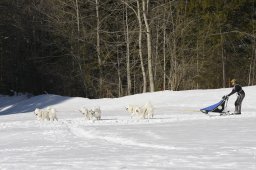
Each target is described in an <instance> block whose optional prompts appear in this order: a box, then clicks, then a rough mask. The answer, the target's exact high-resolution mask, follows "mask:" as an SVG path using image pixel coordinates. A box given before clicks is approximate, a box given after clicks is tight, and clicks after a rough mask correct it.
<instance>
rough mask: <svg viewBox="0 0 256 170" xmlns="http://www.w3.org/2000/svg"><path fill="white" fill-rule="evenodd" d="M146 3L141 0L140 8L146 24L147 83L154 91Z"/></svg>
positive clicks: (151, 90)
mask: <svg viewBox="0 0 256 170" xmlns="http://www.w3.org/2000/svg"><path fill="white" fill-rule="evenodd" d="M145 6H146V4H145V0H142V10H143V17H144V22H145V26H146V31H147V50H148V74H149V85H150V92H154V90H155V87H154V77H153V71H152V70H153V69H152V45H151V32H150V27H149V24H148V18H147V15H146V7H145Z"/></svg>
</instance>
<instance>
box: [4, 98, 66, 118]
mask: <svg viewBox="0 0 256 170" xmlns="http://www.w3.org/2000/svg"><path fill="white" fill-rule="evenodd" d="M68 99H70V97H63V96H58V95H48V94H47V95H39V96H35V97H28V96H25V95H24V96H4V97H1V98H0V116H3V115H10V114H18V113H26V112H32V111H34V110H35V109H36V108H40V109H41V108H45V107H47V106H51V105H54V104H58V103H61V102H64V101H66V100H68Z"/></svg>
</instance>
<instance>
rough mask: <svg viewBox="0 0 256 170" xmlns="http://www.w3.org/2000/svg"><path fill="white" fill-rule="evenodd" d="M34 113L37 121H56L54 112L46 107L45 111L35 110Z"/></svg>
mask: <svg viewBox="0 0 256 170" xmlns="http://www.w3.org/2000/svg"><path fill="white" fill-rule="evenodd" d="M34 113H35V115H36V117H37V119H38V120H48V121H54V120H56V121H57V120H58V118H57V115H56V110H55V109H53V108H50V107H47V108H46V109H38V108H36V109H35V111H34Z"/></svg>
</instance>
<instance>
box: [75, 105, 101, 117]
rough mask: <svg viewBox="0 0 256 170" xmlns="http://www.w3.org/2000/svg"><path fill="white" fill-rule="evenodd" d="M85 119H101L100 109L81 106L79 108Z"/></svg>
mask: <svg viewBox="0 0 256 170" xmlns="http://www.w3.org/2000/svg"><path fill="white" fill-rule="evenodd" d="M79 111H80V112H81V113H82V114H83V115H84V116H85V118H86V119H87V120H100V119H101V110H100V107H96V108H93V109H87V108H86V107H82V108H81V109H80V110H79Z"/></svg>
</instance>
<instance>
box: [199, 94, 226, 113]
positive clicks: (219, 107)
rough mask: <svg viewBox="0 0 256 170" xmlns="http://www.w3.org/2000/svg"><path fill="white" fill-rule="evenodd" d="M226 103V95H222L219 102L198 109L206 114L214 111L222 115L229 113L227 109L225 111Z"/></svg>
mask: <svg viewBox="0 0 256 170" xmlns="http://www.w3.org/2000/svg"><path fill="white" fill-rule="evenodd" d="M227 104H228V97H226V96H224V97H223V98H222V100H221V101H220V102H218V103H216V104H213V105H211V106H208V107H206V108H203V109H200V111H201V112H203V113H205V114H208V112H216V113H220V115H224V114H227V113H229V111H226V108H227Z"/></svg>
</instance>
